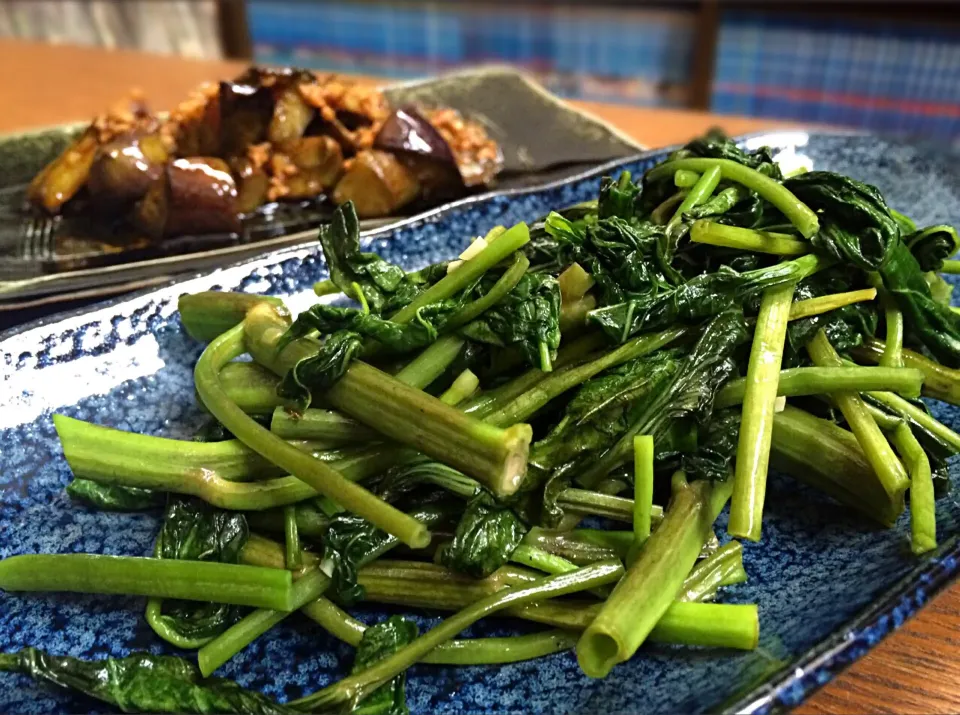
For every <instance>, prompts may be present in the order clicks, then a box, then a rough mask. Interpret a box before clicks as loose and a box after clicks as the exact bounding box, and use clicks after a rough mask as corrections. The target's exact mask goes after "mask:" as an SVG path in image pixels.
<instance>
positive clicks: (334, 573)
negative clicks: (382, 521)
mask: <svg viewBox="0 0 960 715" xmlns="http://www.w3.org/2000/svg"><path fill="white" fill-rule="evenodd" d="M394 541H395V539H394V538H393V537H392V536H390V535H389V534H387V533H386V532H385V531H382V530H381V529H378V528H377V527H375V526H374V525H373V524H371V523H370V522H369V521H367V520H366V519H364V518H362V517H359V516H357V515H356V514H350V513H346V512H345V513H342V514H337V515H336V516H335V517H333V518H332V519H331V520H330V524H329V526H327V528H326V531H325V532H324V535H323V559H322V561H321V564H322V568H323V570H324V572H325V573H326V574H327V575H329V576H330V578H331V584H330V588H329V589H328V590H327V595H328V596H330V597H331V598H334V599H335V600H336V601H338V602H339V603H341V604H343V605H344V606H350V605H353V604H354V603H356V602H357V601H362V600H363V598H364V589H363V586H361V585H360V584H359V583H357V570H358V569H359V568H360V565H361V564H362V563H363V562H364V560H365V559H367V558H368V557H369V556H370V554H372V553H374V552H375V551H377V550H378V549H381V548H383V547H384V545H385V544H388V543H392V542H394Z"/></svg>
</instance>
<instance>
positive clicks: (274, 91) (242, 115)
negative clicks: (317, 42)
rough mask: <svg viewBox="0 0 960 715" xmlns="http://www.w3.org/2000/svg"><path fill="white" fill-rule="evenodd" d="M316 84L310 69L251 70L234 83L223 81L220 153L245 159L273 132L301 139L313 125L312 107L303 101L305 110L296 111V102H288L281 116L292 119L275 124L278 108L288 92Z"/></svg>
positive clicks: (252, 68) (253, 68) (289, 100)
mask: <svg viewBox="0 0 960 715" xmlns="http://www.w3.org/2000/svg"><path fill="white" fill-rule="evenodd" d="M312 82H316V77H315V76H314V74H313V73H312V72H310V71H308V70H299V69H292V68H287V69H281V70H271V69H263V68H259V67H251V68H250V69H248V70H247V71H246V72H244V73H243V74H242V75H240V76H239V77H237V78H236V79H235V80H234V81H232V82H221V83H220V154H221V155H223V156H227V157H232V156H242V155H243V154H245V153H246V151H247V148H248V147H249V146H250V145H252V144H259V143H260V142H262V141H264V140H266V139H267V138H268V136H267V134H268V131H269V130H270V129H275V130H276V131H282V132H285V133H287V134H288V135H289V138H290V139H295V138H297V137H298V136H299V135H300V134H302V133H303V129H305V128H306V126H307V124H309V123H310V118H311V116H310V114H309V112H307V110H311V111H312V108H310V107H308V106H307V105H306V104H304V103H303V102H302V100H301V102H300V103H301V104H302V105H303V107H302V108H295V107H296V103H295V102H294V100H293V99H288V100H285V101H287V102H288V104H287V105H285V107H284V109H283V110H281V116H283V115H286V114H289V115H290V116H289V117H288V118H286V119H281V120H278V121H277V122H276V123H275V122H274V119H275V107H276V106H278V105H279V103H280V101H279V100H280V99H281V98H282V97H283V96H284V95H286V94H288V90H295V89H296V87H297V86H299V85H300V84H301V83H312ZM296 99H300V97H299V96H298V97H297V98H296ZM275 125H276V126H275ZM298 127H299V134H298V133H297V131H296V130H297V128H298Z"/></svg>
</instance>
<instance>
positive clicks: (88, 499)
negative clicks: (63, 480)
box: [67, 479, 167, 511]
mask: <svg viewBox="0 0 960 715" xmlns="http://www.w3.org/2000/svg"><path fill="white" fill-rule="evenodd" d="M67 494H68V495H69V496H70V498H71V499H76V500H77V501H80V502H83V503H84V504H87V505H89V506H92V507H93V508H94V509H102V510H103V511H146V510H147V509H157V508H159V507H162V506H163V505H164V504H166V502H167V495H166V494H164V493H163V492H156V491H153V490H152V489H140V488H138V487H124V486H120V485H117V484H99V483H97V482H94V481H93V480H90V479H74V480H73V481H72V482H70V483H69V484H68V485H67Z"/></svg>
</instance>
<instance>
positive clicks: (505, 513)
mask: <svg viewBox="0 0 960 715" xmlns="http://www.w3.org/2000/svg"><path fill="white" fill-rule="evenodd" d="M526 532H527V527H526V525H524V523H523V522H522V521H521V520H520V518H519V517H518V516H517V515H516V514H515V513H514V512H513V510H512V509H510V508H509V507H506V506H503V505H500V504H497V503H496V502H495V501H494V500H493V498H492V497H490V496H489V495H488V494H484V493H481V494H479V495H477V496H476V497H474V498H473V499H472V500H471V501H470V503H469V504H468V505H467V509H466V511H465V512H464V513H463V516H462V517H461V519H460V523H459V524H457V530H456V532H455V533H454V537H453V541H452V542H450V543H449V544H447V545H446V547H445V548H444V549H443V551H442V553H441V561H442V563H443V565H444V566H447V567H448V568H451V569H453V570H454V571H458V572H460V573H465V574H468V575H470V576H473V577H474V578H485V577H486V576H489V575H490V574H492V573H493V572H494V571H496V570H497V569H498V568H500V567H501V566H503V565H504V564H505V563H507V561H509V560H510V555H511V554H512V553H513V550H514V549H515V548H516V547H517V544H519V543H520V539H522V538H523V535H524V534H525V533H526Z"/></svg>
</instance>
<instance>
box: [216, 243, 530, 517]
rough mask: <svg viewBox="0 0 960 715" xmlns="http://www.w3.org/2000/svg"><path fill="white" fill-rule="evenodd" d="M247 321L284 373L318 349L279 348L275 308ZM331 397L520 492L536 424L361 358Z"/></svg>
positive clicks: (259, 352) (304, 344)
mask: <svg viewBox="0 0 960 715" xmlns="http://www.w3.org/2000/svg"><path fill="white" fill-rule="evenodd" d="M504 235H506V234H504ZM497 240H499V239H497ZM481 255H482V254H481ZM472 260H473V259H471V261H472ZM471 261H468V262H467V263H470V262H471ZM459 272H460V270H459V269H458V270H457V271H455V272H454V273H453V274H451V275H456V274H457V273H459ZM261 308H262V306H261ZM244 326H245V329H246V338H247V347H248V348H249V349H250V352H251V353H252V354H253V356H254V358H255V359H256V360H257V361H258V362H260V363H261V364H263V365H266V366H267V367H269V368H270V369H271V370H273V371H274V372H276V373H278V374H284V373H285V372H286V371H287V370H289V369H290V368H291V367H293V366H294V365H296V364H297V363H298V362H299V361H300V360H301V359H303V358H305V357H309V356H311V355H313V354H315V352H316V346H315V345H314V343H313V342H312V341H310V340H308V339H297V340H294V341H291V342H290V343H289V344H288V345H286V347H284V348H283V350H281V351H280V352H279V353H278V352H277V345H278V343H279V340H280V337H281V335H283V333H284V332H285V330H286V321H285V320H284V319H283V318H282V317H281V316H280V315H279V314H277V312H276V311H274V310H271V309H263V310H260V309H256V308H255V309H254V310H251V311H250V312H249V313H248V314H247V319H246V320H245V321H244ZM324 399H325V400H326V401H327V402H329V403H330V404H331V405H333V406H334V407H336V408H337V409H338V410H341V411H343V412H345V413H347V414H348V415H350V416H351V417H353V418H355V419H357V420H359V421H360V422H362V423H364V424H366V425H368V426H370V427H372V428H373V429H376V430H377V431H378V432H380V433H382V434H384V435H386V436H387V437H389V438H391V439H393V440H395V441H397V442H400V443H401V444H406V445H409V446H411V447H414V448H415V449H417V450H418V451H421V452H423V453H425V454H427V455H428V456H430V457H432V458H434V459H436V460H438V461H441V462H443V463H445V464H447V465H449V466H451V467H454V468H455V469H459V470H460V471H462V472H464V473H465V474H469V475H470V476H472V477H475V478H476V479H478V480H480V481H481V482H483V483H484V484H485V485H486V486H487V487H488V488H490V489H491V490H492V491H493V492H494V493H495V494H497V495H498V496H508V495H510V494H513V493H514V492H516V490H517V489H518V488H519V487H520V483H521V482H522V480H523V477H524V475H525V474H526V467H527V452H528V449H529V444H530V437H531V435H532V430H531V428H530V426H529V425H527V424H517V425H513V426H512V427H510V428H508V429H500V428H498V427H494V426H493V425H489V424H484V423H482V422H479V421H478V420H476V419H474V418H473V417H470V416H469V415H467V414H465V413H464V412H462V411H461V410H458V409H456V408H455V407H451V406H449V405H445V404H444V403H443V402H441V401H440V400H438V399H437V398H435V397H433V396H431V395H428V394H427V393H425V392H423V391H421V390H418V389H416V388H413V387H410V386H408V385H405V384H403V383H402V382H400V381H399V380H397V379H395V378H393V377H391V376H390V375H387V374H386V373H383V372H381V371H380V370H377V369H376V368H374V367H372V366H370V365H367V364H366V363H363V362H360V361H354V362H353V363H352V364H351V365H350V367H349V368H348V369H347V371H346V373H345V374H344V375H343V377H341V378H340V380H338V381H337V383H336V384H335V385H333V387H331V388H330V389H329V390H327V391H326V393H325V394H324ZM221 421H222V420H221ZM331 498H332V499H334V500H335V501H337V503H340V504H342V505H343V506H344V507H345V508H348V509H350V507H349V505H347V504H343V502H341V501H340V500H339V499H337V498H336V497H334V496H332V495H331ZM351 511H353V509H351Z"/></svg>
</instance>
